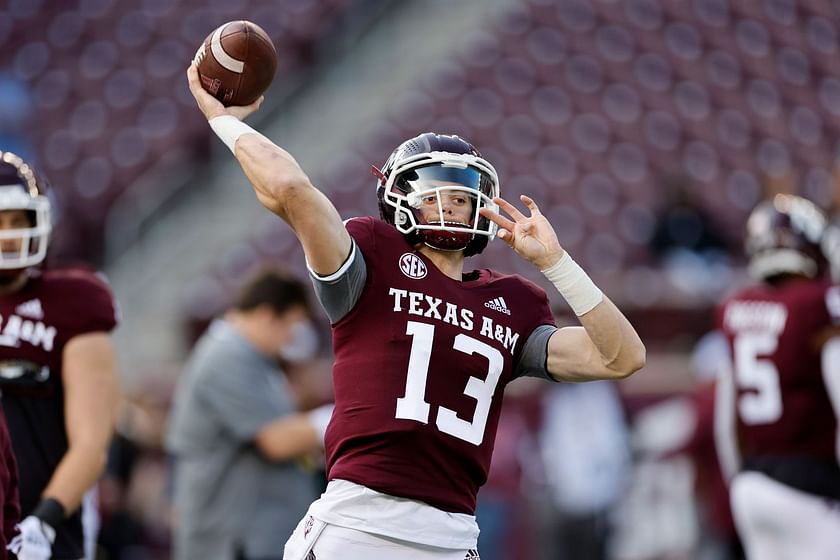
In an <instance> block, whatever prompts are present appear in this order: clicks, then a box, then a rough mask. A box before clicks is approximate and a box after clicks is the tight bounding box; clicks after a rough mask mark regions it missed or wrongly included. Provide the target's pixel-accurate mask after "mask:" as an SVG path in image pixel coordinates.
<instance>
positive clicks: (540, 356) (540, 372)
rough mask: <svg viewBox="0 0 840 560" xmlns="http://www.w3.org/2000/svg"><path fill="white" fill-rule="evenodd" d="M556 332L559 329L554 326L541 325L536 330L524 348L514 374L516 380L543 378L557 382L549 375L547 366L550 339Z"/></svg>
mask: <svg viewBox="0 0 840 560" xmlns="http://www.w3.org/2000/svg"><path fill="white" fill-rule="evenodd" d="M556 330H557V327H554V326H552V325H540V326H539V327H537V328H536V329H534V332H532V333H531V336H529V337H528V340H526V341H525V346H524V347H523V348H522V355H521V356H520V357H519V364H517V366H516V371H514V372H513V377H514V378H516V377H523V376H527V377H542V378H543V379H548V380H549V381H555V379H554V378H553V377H551V374H549V373H548V370H547V369H546V364H547V362H548V339H549V338H551V335H553V334H554V332H555V331H556Z"/></svg>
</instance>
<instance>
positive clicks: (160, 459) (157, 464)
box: [97, 368, 176, 560]
mask: <svg viewBox="0 0 840 560" xmlns="http://www.w3.org/2000/svg"><path fill="white" fill-rule="evenodd" d="M138 379H139V384H138V385H137V386H135V387H133V388H132V389H131V390H129V391H127V392H126V393H125V394H124V395H123V399H122V403H121V406H120V414H119V418H118V421H117V426H116V431H115V434H114V438H113V441H112V442H111V446H110V448H109V450H108V465H107V467H106V469H105V474H104V475H103V476H102V480H101V481H100V482H99V485H98V487H97V488H98V498H99V506H100V513H101V517H102V527H101V530H100V531H99V538H98V546H99V548H98V553H99V554H100V556H98V557H97V558H101V560H117V559H121V558H122V559H128V558H130V559H132V560H144V559H153V560H164V559H166V558H169V551H170V548H171V539H170V537H171V532H172V517H173V516H172V507H171V497H170V492H169V491H170V486H171V485H170V484H169V483H170V477H169V457H168V455H167V454H166V452H165V450H164V448H163V437H164V433H165V428H166V419H167V417H168V415H169V409H170V407H171V404H172V392H173V389H174V383H175V379H176V375H175V372H174V371H172V370H171V369H170V368H162V369H154V370H152V369H149V370H145V371H143V372H142V373H141V375H139V376H138Z"/></svg>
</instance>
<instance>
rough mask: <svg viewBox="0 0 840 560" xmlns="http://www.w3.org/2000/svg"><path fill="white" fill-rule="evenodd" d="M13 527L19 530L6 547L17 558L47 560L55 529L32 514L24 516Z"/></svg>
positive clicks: (50, 553) (50, 552) (49, 555)
mask: <svg viewBox="0 0 840 560" xmlns="http://www.w3.org/2000/svg"><path fill="white" fill-rule="evenodd" d="M15 528H16V529H17V530H18V531H20V532H19V533H18V534H17V535H15V537H14V538H13V539H12V542H10V543H9V544H8V546H7V547H6V548H7V549H8V550H11V551H12V552H13V553H15V554H16V555H17V558H18V560H49V558H50V557H51V556H52V542H53V540H54V539H55V529H53V528H52V527H50V526H49V525H48V524H46V523H44V522H43V521H41V520H40V519H38V518H37V517H35V516H34V515H30V516H28V517H26V518H25V519H24V520H23V521H21V522H20V523H18V524H17V525H15Z"/></svg>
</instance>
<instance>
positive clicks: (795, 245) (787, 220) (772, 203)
mask: <svg viewBox="0 0 840 560" xmlns="http://www.w3.org/2000/svg"><path fill="white" fill-rule="evenodd" d="M826 228H827V222H826V218H825V215H824V214H823V213H822V211H821V210H820V209H819V208H818V207H817V206H816V205H815V204H814V203H812V202H811V201H809V200H807V199H805V198H802V197H799V196H794V195H788V194H778V195H776V196H775V197H773V199H772V200H767V201H764V202H762V203H761V204H759V205H758V206H756V208H755V209H754V210H753V211H752V213H751V214H750V217H749V219H748V220H747V237H746V241H745V248H746V254H747V257H748V258H749V272H750V274H751V275H752V276H753V277H755V278H756V279H758V280H769V279H771V278H773V277H777V276H781V275H785V274H796V275H801V276H806V277H808V278H817V277H819V276H822V275H823V274H824V273H825V272H826V270H827V268H828V259H827V257H826V255H825V253H824V250H823V247H824V244H825V239H824V237H825V233H826Z"/></svg>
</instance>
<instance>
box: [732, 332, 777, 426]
mask: <svg viewBox="0 0 840 560" xmlns="http://www.w3.org/2000/svg"><path fill="white" fill-rule="evenodd" d="M778 344H779V338H778V336H777V335H775V334H772V333H766V332H745V333H740V334H738V335H737V336H736V337H735V344H734V350H735V382H736V384H737V386H738V387H739V388H741V389H748V390H751V392H748V393H744V394H742V395H741V397H740V398H739V399H738V414H739V415H740V416H741V419H742V420H743V421H744V423H745V424H750V425H755V424H772V423H773V422H776V421H777V420H778V419H779V418H781V417H782V391H781V388H780V387H779V370H778V369H777V368H776V364H774V363H773V362H772V360H770V359H768V358H760V357H759V356H767V355H770V354H772V353H773V352H775V351H776V346H778Z"/></svg>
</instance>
